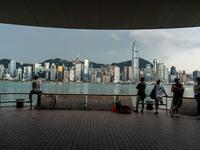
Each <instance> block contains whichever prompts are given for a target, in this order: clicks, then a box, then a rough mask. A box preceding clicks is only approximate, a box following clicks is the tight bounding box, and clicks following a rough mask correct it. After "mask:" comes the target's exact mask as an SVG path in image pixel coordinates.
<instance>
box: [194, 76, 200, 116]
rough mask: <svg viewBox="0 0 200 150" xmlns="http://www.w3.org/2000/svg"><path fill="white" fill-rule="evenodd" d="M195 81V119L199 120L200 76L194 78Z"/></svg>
mask: <svg viewBox="0 0 200 150" xmlns="http://www.w3.org/2000/svg"><path fill="white" fill-rule="evenodd" d="M196 81H197V83H196V84H195V85H194V98H195V99H196V101H197V119H199V120H200V77H198V78H196Z"/></svg>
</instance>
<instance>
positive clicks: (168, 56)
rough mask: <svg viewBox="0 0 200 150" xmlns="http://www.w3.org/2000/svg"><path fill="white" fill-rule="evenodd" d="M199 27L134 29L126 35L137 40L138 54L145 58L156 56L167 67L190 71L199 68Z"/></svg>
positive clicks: (150, 58) (151, 58)
mask: <svg viewBox="0 0 200 150" xmlns="http://www.w3.org/2000/svg"><path fill="white" fill-rule="evenodd" d="M199 34H200V28H182V29H162V30H161V29H159V30H134V31H129V34H128V36H129V37H130V38H131V39H132V40H134V39H137V40H138V41H139V42H138V43H139V54H140V55H141V56H142V57H146V59H147V60H153V59H154V58H157V59H158V60H159V62H163V63H164V64H165V65H166V66H167V67H168V68H170V67H171V66H172V65H174V66H176V67H177V69H178V70H179V69H181V70H184V68H185V70H188V72H192V71H193V70H195V69H198V68H200V65H199V63H198V61H197V60H199V58H198V57H199V55H200V36H199Z"/></svg>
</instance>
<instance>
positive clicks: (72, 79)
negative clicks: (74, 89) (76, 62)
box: [69, 67, 74, 81]
mask: <svg viewBox="0 0 200 150" xmlns="http://www.w3.org/2000/svg"><path fill="white" fill-rule="evenodd" d="M69 80H70V81H74V68H73V67H72V68H71V69H70V72H69Z"/></svg>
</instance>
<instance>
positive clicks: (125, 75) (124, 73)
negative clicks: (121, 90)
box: [122, 66, 129, 81]
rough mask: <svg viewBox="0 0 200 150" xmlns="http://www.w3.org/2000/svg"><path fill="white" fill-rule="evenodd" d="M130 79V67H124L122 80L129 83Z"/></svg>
mask: <svg viewBox="0 0 200 150" xmlns="http://www.w3.org/2000/svg"><path fill="white" fill-rule="evenodd" d="M128 79H129V75H128V66H124V67H123V71H122V80H123V81H128Z"/></svg>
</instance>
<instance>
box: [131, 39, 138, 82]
mask: <svg viewBox="0 0 200 150" xmlns="http://www.w3.org/2000/svg"><path fill="white" fill-rule="evenodd" d="M131 81H132V82H133V81H135V82H137V81H139V57H138V41H137V40H133V46H132V79H131Z"/></svg>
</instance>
